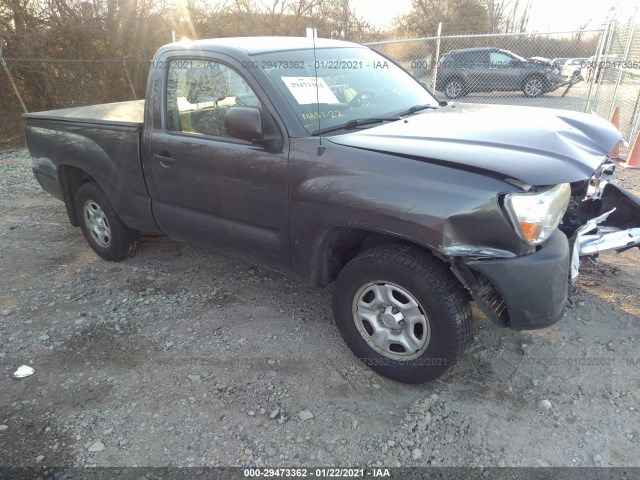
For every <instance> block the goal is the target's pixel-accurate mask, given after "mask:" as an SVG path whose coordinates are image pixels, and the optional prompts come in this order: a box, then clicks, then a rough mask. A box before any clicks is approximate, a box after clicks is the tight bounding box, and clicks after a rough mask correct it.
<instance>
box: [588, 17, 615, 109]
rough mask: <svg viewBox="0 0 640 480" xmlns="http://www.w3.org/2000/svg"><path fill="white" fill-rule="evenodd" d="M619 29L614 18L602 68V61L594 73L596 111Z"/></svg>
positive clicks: (610, 26)
mask: <svg viewBox="0 0 640 480" xmlns="http://www.w3.org/2000/svg"><path fill="white" fill-rule="evenodd" d="M617 27H618V20H617V18H615V17H614V18H613V19H612V20H611V23H610V24H609V38H607V45H606V46H605V47H604V58H603V59H602V67H599V66H598V65H599V64H600V59H598V61H597V62H596V65H595V66H594V71H593V79H592V80H593V81H594V82H596V92H595V93H594V94H593V98H594V99H595V103H594V105H593V109H592V110H595V109H596V108H597V107H598V100H600V95H599V93H600V90H601V88H600V87H601V86H602V80H603V79H604V72H605V71H606V70H605V69H606V66H607V60H608V59H609V53H610V52H611V44H612V43H613V36H614V35H615V34H616V31H617Z"/></svg>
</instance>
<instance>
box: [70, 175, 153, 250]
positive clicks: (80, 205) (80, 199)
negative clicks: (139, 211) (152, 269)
mask: <svg viewBox="0 0 640 480" xmlns="http://www.w3.org/2000/svg"><path fill="white" fill-rule="evenodd" d="M75 207H76V216H77V219H78V224H79V225H80V229H81V230H82V234H83V235H84V238H85V239H86V240H87V242H88V243H89V246H90V247H91V248H92V249H93V251H94V252H96V253H97V254H98V255H99V256H100V257H102V258H104V259H105V260H110V261H112V262H117V261H120V260H124V259H125V258H127V257H128V256H129V255H130V254H131V252H132V251H133V249H134V248H135V246H136V244H137V242H138V239H139V238H140V234H139V232H137V231H136V230H132V229H130V228H129V227H127V226H126V225H125V224H124V223H122V220H120V218H119V217H118V215H117V214H116V212H115V210H114V209H113V206H112V205H111V203H110V202H109V199H107V196H106V195H105V193H104V192H103V191H102V189H101V188H100V187H99V186H98V184H97V183H95V182H90V183H84V184H82V185H80V187H79V188H78V191H77V192H76V199H75Z"/></svg>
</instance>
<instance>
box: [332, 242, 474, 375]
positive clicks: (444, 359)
mask: <svg viewBox="0 0 640 480" xmlns="http://www.w3.org/2000/svg"><path fill="white" fill-rule="evenodd" d="M333 313H334V317H335V321H336V324H337V326H338V329H339V330H340V333H341V335H342V337H343V338H344V340H345V342H346V343H347V345H348V346H349V348H350V349H351V351H352V352H353V353H354V354H355V355H356V356H357V357H359V358H360V359H361V360H362V361H363V362H364V363H365V365H367V366H369V367H371V368H372V369H373V370H375V371H376V372H378V373H380V374H381V375H384V376H385V377H388V378H391V379H393V380H397V381H400V382H404V383H424V382H429V381H432V380H435V379H436V378H438V377H440V376H442V375H443V374H444V373H445V372H446V371H447V370H448V369H449V368H451V367H452V366H453V365H454V364H455V363H456V362H457V360H458V358H459V357H460V355H461V354H462V353H463V352H464V350H465V349H466V348H467V347H468V346H469V344H470V343H471V308H470V305H469V296H468V294H467V292H466V291H465V290H464V288H463V287H462V285H461V284H460V283H459V282H458V280H457V279H456V278H455V277H454V276H453V274H452V273H451V272H450V271H449V269H448V267H447V266H446V265H445V264H443V263H442V262H440V261H439V260H437V259H435V258H433V257H431V256H430V255H428V254H425V253H423V252H421V251H420V250H418V249H416V248H413V247H402V246H397V245H396V246H382V247H375V248H372V249H370V250H367V251H365V252H364V253H362V254H360V255H359V256H357V257H356V258H354V259H353V260H351V261H350V262H349V263H348V264H347V265H346V266H345V267H344V268H343V269H342V271H341V272H340V273H339V275H338V278H337V280H336V284H335V287H334V291H333ZM409 316H410V317H411V318H412V320H409ZM403 322H404V324H403ZM411 327H412V328H411ZM376 337H377V338H376ZM376 342H377V343H376ZM407 347H410V348H407Z"/></svg>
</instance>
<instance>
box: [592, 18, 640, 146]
mask: <svg viewBox="0 0 640 480" xmlns="http://www.w3.org/2000/svg"><path fill="white" fill-rule="evenodd" d="M637 23H638V15H637V13H636V15H634V17H633V18H629V19H627V20H618V21H617V22H612V23H611V25H610V26H609V28H608V29H607V32H606V34H605V36H604V37H603V42H602V43H603V48H602V53H601V54H600V56H598V57H591V58H589V60H588V61H587V63H586V65H585V66H586V71H587V79H588V81H589V82H590V83H591V88H592V91H593V94H592V98H591V99H590V102H589V105H588V111H590V112H595V113H596V114H598V115H600V116H601V117H604V118H611V117H612V115H613V113H614V111H615V109H616V107H618V108H619V111H620V133H622V138H623V141H624V143H625V144H627V145H628V144H629V143H631V142H633V139H634V138H636V135H637V134H638V132H639V128H640V28H638V25H637Z"/></svg>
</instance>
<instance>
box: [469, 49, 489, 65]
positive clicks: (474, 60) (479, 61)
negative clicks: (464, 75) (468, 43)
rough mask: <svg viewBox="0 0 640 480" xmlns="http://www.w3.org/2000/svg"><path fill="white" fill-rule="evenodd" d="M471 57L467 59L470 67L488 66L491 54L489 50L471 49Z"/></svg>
mask: <svg viewBox="0 0 640 480" xmlns="http://www.w3.org/2000/svg"><path fill="white" fill-rule="evenodd" d="M468 55H469V57H468V60H467V64H468V65H469V66H470V67H475V68H477V67H486V66H487V62H488V61H489V55H487V52H483V51H481V50H476V51H471V52H469V54H468Z"/></svg>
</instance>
